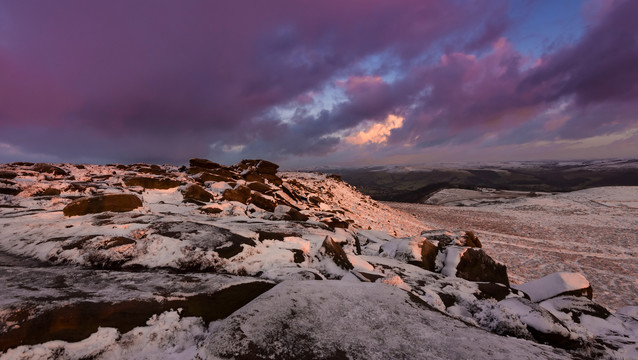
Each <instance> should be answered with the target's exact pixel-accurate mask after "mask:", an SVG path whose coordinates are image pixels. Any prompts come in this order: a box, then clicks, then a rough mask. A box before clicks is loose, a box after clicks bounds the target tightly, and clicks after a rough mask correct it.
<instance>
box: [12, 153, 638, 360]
mask: <svg viewBox="0 0 638 360" xmlns="http://www.w3.org/2000/svg"><path fill="white" fill-rule="evenodd" d="M190 165H191V166H190V167H189V168H186V167H183V168H179V169H178V168H176V167H173V166H157V165H152V166H151V165H147V164H135V165H126V166H124V165H106V166H97V165H70V164H59V165H56V166H53V165H50V164H28V163H19V164H11V165H3V166H1V167H0V176H1V177H2V182H1V183H0V193H2V194H4V195H0V229H1V231H2V232H1V235H2V236H1V237H0V335H1V336H0V351H5V352H4V353H2V354H1V355H0V356H1V357H2V358H7V359H14V358H37V357H42V358H47V357H57V358H86V357H91V358H121V357H136V358H143V357H146V358H156V357H158V356H159V357H165V358H194V357H196V356H199V357H200V358H220V357H221V358H233V357H235V358H255V359H261V358H273V357H274V358H299V357H307V358H316V359H319V358H335V357H337V358H387V357H409V358H415V357H416V358H419V357H424V356H435V357H439V358H459V357H461V358H464V357H468V356H470V355H469V354H471V353H474V354H476V353H478V354H480V356H481V357H490V358H492V357H494V358H499V357H500V358H512V357H515V358H539V357H540V358H568V357H570V356H571V355H577V356H584V357H619V358H622V357H625V356H630V357H631V356H634V355H636V354H638V350H637V349H636V338H637V334H636V331H635V330H636V326H635V324H636V323H637V321H638V320H637V317H636V313H635V311H633V310H632V309H624V310H622V311H619V312H618V313H616V314H612V313H610V312H609V311H607V310H606V309H605V308H604V307H602V306H601V305H599V304H596V303H594V302H592V301H591V300H590V299H588V298H587V297H581V295H587V292H586V291H585V292H584V291H583V289H580V288H579V286H578V285H575V288H574V289H572V288H570V290H575V292H572V293H570V294H565V293H557V294H555V295H560V297H550V298H548V297H547V296H544V297H543V298H542V299H532V300H537V301H541V300H542V302H534V301H531V300H529V296H527V295H526V294H525V293H524V292H522V291H518V290H516V289H513V288H510V287H509V279H508V275H507V271H506V268H505V266H504V265H503V264H502V263H499V262H497V261H494V260H493V259H492V258H491V257H490V256H489V254H488V253H487V252H485V251H484V250H483V249H482V248H481V246H482V243H483V244H486V247H487V244H489V243H490V241H491V240H490V239H489V238H484V237H482V238H481V241H479V240H478V238H476V237H475V236H474V234H472V233H471V232H464V231H447V230H432V229H430V228H428V227H427V226H424V225H423V224H422V223H421V222H420V221H418V220H416V219H415V218H414V217H413V216H411V215H408V214H406V213H403V212H400V211H397V210H394V209H392V208H390V207H388V206H385V205H383V204H379V203H377V202H375V201H373V200H371V199H370V198H369V197H366V196H363V195H361V194H360V193H358V192H357V191H356V190H355V189H354V188H352V187H351V186H350V185H348V184H346V183H344V182H343V181H341V180H340V179H339V178H338V177H335V176H326V175H321V174H313V173H278V172H277V165H275V164H272V163H269V162H267V161H261V160H246V161H243V162H241V163H239V164H236V165H234V166H230V167H227V166H221V165H219V164H215V163H212V162H210V161H207V160H202V159H193V160H191V163H190ZM570 284H571V283H570ZM273 286H274V287H273ZM535 287H536V286H535V285H534V284H532V285H529V286H528V287H527V288H528V289H534V288H535ZM573 287H574V286H573ZM271 288H272V289H271ZM521 288H525V286H522V287H521ZM269 289H270V290H269ZM178 309H181V310H178ZM231 313H232V315H231ZM569 314H572V315H571V317H570V315H569ZM573 314H581V315H582V316H581V315H579V316H577V317H574V315H573ZM149 319H150V320H149ZM209 324H210V326H209ZM508 336H509V337H508ZM539 342H540V343H545V344H550V345H551V346H552V347H547V346H541V345H539V344H537V343H539ZM415 344H418V345H415ZM433 354H434V355H433Z"/></svg>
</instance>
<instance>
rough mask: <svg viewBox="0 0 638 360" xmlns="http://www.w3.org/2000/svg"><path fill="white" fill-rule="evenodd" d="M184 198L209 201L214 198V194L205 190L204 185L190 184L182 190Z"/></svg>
mask: <svg viewBox="0 0 638 360" xmlns="http://www.w3.org/2000/svg"><path fill="white" fill-rule="evenodd" d="M182 195H183V196H184V199H191V200H198V201H204V202H208V201H210V200H211V199H212V198H213V195H212V194H211V193H209V192H208V191H206V190H204V188H203V187H201V186H199V185H197V184H189V185H187V186H186V188H185V189H184V190H182Z"/></svg>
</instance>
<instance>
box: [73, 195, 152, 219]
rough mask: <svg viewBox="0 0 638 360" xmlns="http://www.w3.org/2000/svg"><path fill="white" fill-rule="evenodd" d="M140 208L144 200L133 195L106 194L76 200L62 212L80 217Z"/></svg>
mask: <svg viewBox="0 0 638 360" xmlns="http://www.w3.org/2000/svg"><path fill="white" fill-rule="evenodd" d="M140 206H142V200H141V199H140V198H138V197H137V196H135V195H133V194H106V195H100V196H94V197H87V198H80V199H77V200H74V201H72V202H71V203H69V204H68V205H67V206H65V207H64V209H62V212H63V213H64V215H65V216H78V215H86V214H96V213H101V212H105V211H113V212H126V211H131V210H133V209H137V208H138V207H140Z"/></svg>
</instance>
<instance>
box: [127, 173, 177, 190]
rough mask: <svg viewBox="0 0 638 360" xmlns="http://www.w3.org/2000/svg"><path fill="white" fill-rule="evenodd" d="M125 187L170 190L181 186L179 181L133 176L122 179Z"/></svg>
mask: <svg viewBox="0 0 638 360" xmlns="http://www.w3.org/2000/svg"><path fill="white" fill-rule="evenodd" d="M124 184H126V186H141V187H143V188H144V189H161V190H166V189H171V188H174V187H178V186H180V185H182V182H181V181H177V180H173V179H167V178H157V177H145V176H133V177H128V178H125V179H124Z"/></svg>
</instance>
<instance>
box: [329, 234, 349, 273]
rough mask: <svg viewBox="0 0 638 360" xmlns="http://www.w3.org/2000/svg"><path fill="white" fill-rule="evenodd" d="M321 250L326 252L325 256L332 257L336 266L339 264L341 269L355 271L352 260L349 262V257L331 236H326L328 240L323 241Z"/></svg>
mask: <svg viewBox="0 0 638 360" xmlns="http://www.w3.org/2000/svg"><path fill="white" fill-rule="evenodd" d="M321 248H322V249H323V250H324V251H325V254H326V255H328V256H330V257H331V258H332V260H333V261H334V262H335V264H337V265H338V266H339V267H341V268H343V269H346V270H352V269H354V266H353V265H352V263H351V262H350V260H348V256H347V255H346V253H345V251H343V249H342V248H341V245H339V243H337V242H335V241H334V240H333V239H332V238H331V237H330V236H326V238H325V239H324V240H323V244H321Z"/></svg>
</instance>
